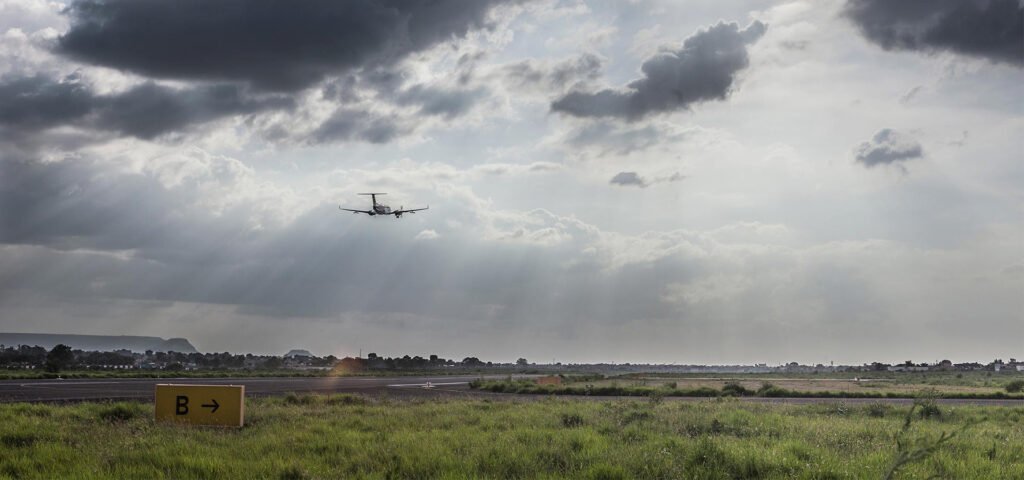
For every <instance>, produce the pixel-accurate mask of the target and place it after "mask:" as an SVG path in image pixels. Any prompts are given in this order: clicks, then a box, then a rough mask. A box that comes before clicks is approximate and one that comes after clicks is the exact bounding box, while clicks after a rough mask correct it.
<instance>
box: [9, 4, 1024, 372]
mask: <svg viewBox="0 0 1024 480" xmlns="http://www.w3.org/2000/svg"><path fill="white" fill-rule="evenodd" d="M1020 12H1021V8H1020V6H1019V3H1017V2H1005V1H977V2H953V1H950V2H874V1H865V0H850V1H839V0H836V1H827V2H818V1H814V2H811V1H789V2H779V3H775V4H769V5H766V4H764V3H763V2H718V1H710V0H708V1H702V0H695V1H692V2H675V1H664V2H662V1H658V0H650V1H646V2H639V3H622V4H606V3H602V2H585V1H574V0H533V1H521V2H520V1H515V2H498V1H489V2H484V1H455V0H447V1H441V2H426V1H424V2H405V1H403V2H391V1H384V0H375V1H371V0H361V1H351V2H331V1H323V2H297V3H295V2H269V1H268V2H251V1H245V2H242V1H223V2H212V3H211V2H202V1H191V0H189V1H174V2H167V1H156V0H143V1H138V0H135V1H128V0H105V1H73V2H71V3H69V4H67V5H61V4H55V3H47V2H44V1H42V0H18V1H15V2H6V3H0V205H2V208H0V331H13V332H54V333H91V334H138V335H159V336H164V337H187V338H189V339H190V340H191V341H192V342H193V343H194V344H196V345H197V346H198V347H199V348H200V349H201V350H206V351H225V350H229V351H235V352H245V351H253V352H261V353H263V352H266V353H277V354H280V353H283V352H285V351H287V350H288V349H291V348H306V349H309V350H311V351H313V352H314V353H317V354H329V353H330V354H335V355H339V356H341V355H354V354H356V353H357V352H358V351H359V349H363V350H364V352H365V351H375V352H377V353H379V354H382V355H391V354H405V353H409V354H420V355H426V354H431V353H436V354H439V355H442V356H447V357H457V358H462V357H464V356H470V355H472V356H478V357H481V358H484V359H487V360H496V361H513V360H515V359H516V358H518V357H520V356H525V357H527V358H528V359H530V360H531V361H538V362H546V361H550V360H551V359H552V358H554V359H555V360H556V361H564V362H572V361H616V362H625V361H629V362H675V363H732V362H748V363H752V362H759V363H760V362H769V363H780V362H788V361H801V362H807V363H825V362H828V361H836V362H838V363H842V362H850V363H859V362H868V361H874V360H879V361H904V360H907V359H913V360H915V361H934V360H939V359H942V358H950V359H952V360H954V361H974V360H977V361H988V360H991V359H992V358H996V357H1002V358H1007V357H1010V356H1016V357H1017V358H1019V357H1020V355H1022V352H1020V351H1019V350H1020V347H1021V344H1020V341H1019V339H1020V338H1024V300H1022V298H1024V297H1021V295H1020V292H1021V291H1024V241H1022V239H1024V221H1022V219H1024V207H1022V205H1024V190H1022V188H1021V185H1024V164H1022V163H1021V162H1020V152H1021V151H1022V150H1024V144H1022V143H1021V138H1024V120H1022V119H1024V115H1022V114H1024V111H1022V105H1024V104H1022V102H1021V96H1020V95H1021V93H1020V80H1021V78H1020V75H1021V71H1020V68H1019V67H1020V66H1021V65H1022V63H1024V62H1022V55H1024V54H1022V52H1021V50H1020V47H1021V45H1020V41H1019V39H1020V38H1021V34H1020V28H1021V27H1020V21H1021V18H1022V17H1021V13H1020ZM1014 36H1015V37H1014ZM1014 38H1016V41H1014ZM879 47H881V48H879ZM366 191H384V192H388V195H387V196H385V197H381V199H383V200H386V201H387V203H388V204H389V205H391V206H392V207H394V208H398V207H400V206H401V207H405V208H415V207H421V206H425V205H430V210H428V211H425V212H419V213H417V214H415V215H407V216H404V217H403V218H401V219H399V220H396V219H394V218H379V217H377V218H369V217H366V216H363V215H354V214H350V213H347V212H341V211H339V210H338V206H339V205H341V206H344V207H346V208H364V207H366V200H365V197H360V196H356V195H355V193H357V192H366Z"/></svg>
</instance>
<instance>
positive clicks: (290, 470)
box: [277, 465, 310, 480]
mask: <svg viewBox="0 0 1024 480" xmlns="http://www.w3.org/2000/svg"><path fill="white" fill-rule="evenodd" d="M277 478H279V479H281V480H306V479H308V478H310V477H309V475H308V474H306V471H305V470H303V469H302V467H300V466H298V465H292V466H290V467H287V468H285V469H284V470H281V474H280V475H278V476H277Z"/></svg>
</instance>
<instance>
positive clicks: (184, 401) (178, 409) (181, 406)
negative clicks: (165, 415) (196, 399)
mask: <svg viewBox="0 0 1024 480" xmlns="http://www.w3.org/2000/svg"><path fill="white" fill-rule="evenodd" d="M174 414H175V415H188V397H186V396H184V395H178V396H177V397H176V398H175V404H174Z"/></svg>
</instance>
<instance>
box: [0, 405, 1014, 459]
mask: <svg viewBox="0 0 1024 480" xmlns="http://www.w3.org/2000/svg"><path fill="white" fill-rule="evenodd" d="M247 403H248V404H247V419H246V426H245V427H244V428H241V429H222V428H199V427H180V426H171V425H162V424H154V422H153V421H152V418H151V417H152V411H151V409H152V407H151V405H146V404H139V403H107V404H104V403H83V404H77V405H65V406H55V405H38V404H4V405H0V478H45V479H53V478H75V479H79V478H81V479H90V478H140V479H154V478H173V479H190V478H197V479H198V478H282V479H283V478H287V479H313V478H414V479H421V478H594V479H598V478H600V479H617V478H694V479H729V478H767V479H773V478H778V479H782V478H807V479H810V478H817V479H846V478H870V479H878V478H882V477H883V476H884V475H885V474H887V473H888V472H889V471H890V470H891V468H892V466H893V464H894V461H895V460H897V459H898V456H899V455H900V453H899V452H900V451H899V450H898V448H897V444H896V442H895V440H896V439H897V436H899V438H901V439H904V440H903V441H911V440H913V441H916V440H914V439H919V438H925V439H927V438H938V437H939V436H940V435H942V434H943V433H949V432H954V431H956V432H958V433H957V435H956V436H955V437H954V438H952V439H951V440H949V441H947V442H945V443H944V444H943V445H941V446H940V447H939V448H936V449H935V450H934V452H930V453H929V455H927V456H924V457H922V458H915V459H913V460H914V461H912V462H907V463H905V464H901V465H900V469H899V471H898V473H897V474H896V476H895V478H907V479H910V478H928V477H930V476H933V475H939V476H941V477H942V478H957V479H972V478H979V479H995V478H1000V479H1002V478H1007V479H1011V478H1024V408H1007V407H942V406H940V407H937V408H939V414H934V412H932V413H931V414H929V415H927V416H924V415H921V414H919V413H915V414H914V421H913V422H912V424H911V425H909V426H908V427H906V430H904V425H905V421H906V413H907V409H906V408H901V407H895V406H891V405H884V404H876V405H857V406H854V405H844V404H842V403H829V404H816V405H803V406H797V405H761V404H747V403H741V402H736V401H734V400H729V399H709V400H707V401H702V402H692V403H691V402H661V401H657V400H655V401H650V400H629V401H578V400H571V399H563V398H549V399H538V400H537V401H530V402H522V401H494V402H492V401H488V400H429V401H425V400H403V401H389V400H386V399H384V400H382V399H369V398H364V397H359V396H351V395H335V396H330V397H327V396H315V395H290V396H283V397H276V398H263V399H250V400H249V401H248V402H247ZM965 425H970V427H969V428H967V429H966V430H963V429H962V428H963V426H965ZM908 439H909V440H908Z"/></svg>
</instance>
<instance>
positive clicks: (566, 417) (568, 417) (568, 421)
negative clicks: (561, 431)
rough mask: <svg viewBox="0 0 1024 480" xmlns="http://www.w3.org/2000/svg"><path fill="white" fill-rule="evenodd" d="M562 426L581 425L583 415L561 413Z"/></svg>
mask: <svg viewBox="0 0 1024 480" xmlns="http://www.w3.org/2000/svg"><path fill="white" fill-rule="evenodd" d="M561 418H562V426H563V427H565V428H576V427H581V426H583V417H582V416H581V415H580V414H578V413H563V414H562V417H561Z"/></svg>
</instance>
